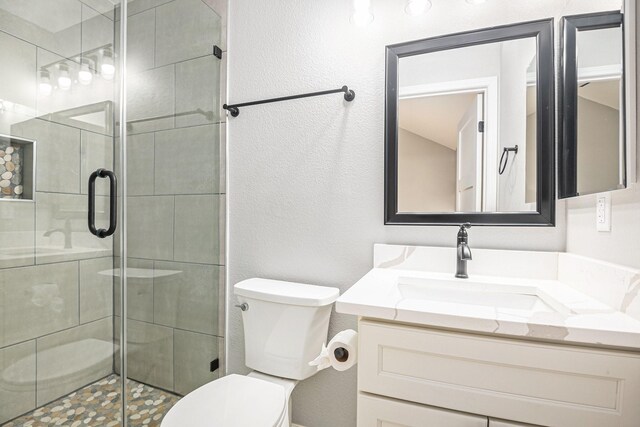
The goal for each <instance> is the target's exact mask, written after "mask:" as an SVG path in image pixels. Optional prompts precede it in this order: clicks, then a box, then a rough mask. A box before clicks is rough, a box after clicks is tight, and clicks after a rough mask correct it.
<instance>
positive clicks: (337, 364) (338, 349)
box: [309, 329, 358, 371]
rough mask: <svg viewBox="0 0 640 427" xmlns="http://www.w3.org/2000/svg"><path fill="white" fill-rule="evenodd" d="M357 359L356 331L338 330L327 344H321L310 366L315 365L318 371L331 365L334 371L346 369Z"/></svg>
mask: <svg viewBox="0 0 640 427" xmlns="http://www.w3.org/2000/svg"><path fill="white" fill-rule="evenodd" d="M357 361H358V333H357V332H356V331H354V330H353V329H346V330H344V331H341V332H338V333H337V334H336V335H335V336H334V337H333V338H332V339H331V341H329V344H328V345H326V346H325V345H323V346H322V349H321V351H320V354H319V355H318V357H316V358H315V360H313V361H312V362H309V365H311V366H317V367H318V371H321V370H322V369H326V368H329V367H332V368H333V369H335V370H336V371H346V370H347V369H349V368H351V367H352V366H353V365H355V364H356V363H357Z"/></svg>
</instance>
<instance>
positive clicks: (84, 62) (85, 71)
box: [78, 58, 93, 86]
mask: <svg viewBox="0 0 640 427" xmlns="http://www.w3.org/2000/svg"><path fill="white" fill-rule="evenodd" d="M80 62H81V65H80V71H78V81H79V82H80V84H81V85H85V86H87V85H90V84H91V81H92V80H93V72H92V71H91V68H90V67H89V64H90V62H89V60H88V59H86V58H82V59H81V60H80Z"/></svg>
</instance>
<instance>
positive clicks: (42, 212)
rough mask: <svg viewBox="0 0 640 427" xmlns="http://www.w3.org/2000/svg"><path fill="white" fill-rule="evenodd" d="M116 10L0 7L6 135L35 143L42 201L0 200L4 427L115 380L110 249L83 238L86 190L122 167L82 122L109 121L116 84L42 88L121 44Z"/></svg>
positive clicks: (105, 136)
mask: <svg viewBox="0 0 640 427" xmlns="http://www.w3.org/2000/svg"><path fill="white" fill-rule="evenodd" d="M109 5H110V6H109ZM96 8H97V9H96ZM112 9H113V4H112V3H108V2H105V1H103V0H87V1H86V2H84V1H78V0H56V1H55V2H54V1H50V0H24V1H20V2H16V1H0V63H1V64H2V67H1V69H0V100H1V101H0V133H2V134H9V135H15V136H22V137H25V138H28V139H34V140H37V163H36V183H35V185H36V188H35V189H36V193H35V198H34V199H35V200H34V201H10V200H2V201H0V373H1V375H0V377H1V378H2V379H1V380H0V424H1V423H4V422H5V421H7V420H9V419H12V418H14V417H16V416H18V415H20V414H22V413H24V412H26V411H30V410H32V409H34V408H36V407H37V406H39V405H42V404H45V403H47V402H49V401H51V400H54V399H57V398H58V397H60V396H63V395H65V394H67V393H69V392H71V391H73V390H75V389H77V388H79V387H82V386H84V385H86V384H88V383H91V382H93V381H95V380H97V379H99V378H101V377H104V376H105V375H108V374H110V373H111V372H113V359H112V354H113V351H114V344H113V278H112V277H111V276H109V275H105V274H104V272H105V271H108V270H110V269H111V268H112V258H111V255H112V241H111V239H104V240H99V239H96V238H94V237H93V236H91V235H90V234H89V233H88V232H87V231H86V230H87V226H86V205H87V196H86V192H87V186H86V180H87V177H88V175H89V173H90V172H91V171H92V170H94V169H96V168H97V167H107V168H112V167H113V147H112V137H111V132H110V131H109V130H108V126H102V127H101V126H99V125H96V124H95V123H94V124H89V123H86V122H83V121H79V120H75V119H73V116H74V112H76V111H77V112H78V114H83V113H86V109H87V107H86V106H89V105H94V106H103V107H106V108H107V109H106V110H105V109H103V110H102V112H103V113H104V114H107V115H108V112H109V111H110V110H109V109H108V108H110V105H111V104H112V101H113V92H114V91H113V89H114V86H113V82H112V81H106V80H102V79H99V78H96V79H94V83H93V84H92V85H91V86H90V87H82V86H79V85H77V84H74V85H73V86H72V88H71V90H69V91H68V92H62V91H59V90H54V91H53V93H52V94H51V95H50V96H46V95H45V94H44V93H42V92H41V91H40V89H39V85H38V83H39V82H38V79H39V70H40V68H41V67H43V66H45V65H48V64H51V63H53V62H56V61H58V60H63V59H65V58H68V60H67V63H68V64H69V67H70V69H71V70H72V75H73V70H76V69H77V68H78V67H79V64H78V63H77V62H75V61H77V59H76V58H77V56H78V55H80V54H81V53H82V52H87V51H89V50H91V49H94V48H96V47H99V46H105V45H113V40H114V21H113V18H114V14H113V11H112ZM103 13H104V14H103ZM98 110H99V109H98ZM98 110H96V111H98ZM62 112H64V113H62ZM99 192H100V193H99V194H102V195H105V194H106V192H105V189H104V188H102V187H100V188H99ZM106 201H107V200H106V197H104V196H101V197H99V198H98V200H97V207H98V211H99V212H101V213H100V214H99V215H98V221H101V223H104V222H105V215H104V212H105V211H106ZM68 246H71V247H70V248H69V247H68ZM100 272H102V273H103V274H100Z"/></svg>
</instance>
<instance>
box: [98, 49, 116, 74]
mask: <svg viewBox="0 0 640 427" xmlns="http://www.w3.org/2000/svg"><path fill="white" fill-rule="evenodd" d="M100 73H101V74H102V77H103V78H104V79H105V80H113V76H114V75H115V74H116V67H115V66H114V65H113V52H112V51H111V49H108V48H107V49H105V50H104V52H103V53H102V65H100Z"/></svg>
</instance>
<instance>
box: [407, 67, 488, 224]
mask: <svg viewBox="0 0 640 427" xmlns="http://www.w3.org/2000/svg"><path fill="white" fill-rule="evenodd" d="M497 99H498V82H497V79H496V78H481V79H471V80H461V81H448V82H443V83H436V84H426V85H418V86H408V87H403V88H402V89H401V94H400V100H399V112H398V113H399V114H398V117H399V129H398V210H399V211H400V212H454V211H457V212H487V211H489V212H490V211H495V210H496V205H497V178H496V176H495V174H491V173H487V165H489V167H492V168H493V169H495V168H496V166H497V163H496V155H497V150H498V142H497V128H498V120H497V111H498V109H497Z"/></svg>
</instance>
